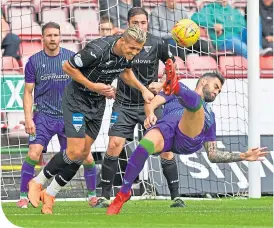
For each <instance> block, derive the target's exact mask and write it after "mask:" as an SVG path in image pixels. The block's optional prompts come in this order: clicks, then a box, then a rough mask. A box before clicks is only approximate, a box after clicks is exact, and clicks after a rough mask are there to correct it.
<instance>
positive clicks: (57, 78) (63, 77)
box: [41, 73, 69, 81]
mask: <svg viewBox="0 0 274 228" xmlns="http://www.w3.org/2000/svg"><path fill="white" fill-rule="evenodd" d="M68 79H69V76H68V75H67V74H56V73H51V74H45V75H42V76H41V80H42V81H44V80H53V81H65V80H68Z"/></svg>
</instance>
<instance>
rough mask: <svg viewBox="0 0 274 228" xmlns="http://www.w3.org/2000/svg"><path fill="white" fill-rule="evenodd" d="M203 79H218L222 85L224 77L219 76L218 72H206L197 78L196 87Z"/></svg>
mask: <svg viewBox="0 0 274 228" xmlns="http://www.w3.org/2000/svg"><path fill="white" fill-rule="evenodd" d="M203 78H218V79H219V81H220V82H221V84H222V85H223V84H224V83H225V78H224V76H223V75H221V74H220V73H219V72H217V71H213V72H207V73H205V74H203V75H202V76H201V77H200V78H199V80H198V82H197V84H196V87H197V86H198V85H199V83H200V81H201V80H202V79H203Z"/></svg>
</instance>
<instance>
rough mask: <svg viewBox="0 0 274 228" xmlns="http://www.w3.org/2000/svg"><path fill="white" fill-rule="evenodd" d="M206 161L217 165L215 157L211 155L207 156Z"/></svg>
mask: <svg viewBox="0 0 274 228" xmlns="http://www.w3.org/2000/svg"><path fill="white" fill-rule="evenodd" d="M208 160H209V161H210V162H211V163H218V162H217V159H216V156H215V155H213V154H210V155H208Z"/></svg>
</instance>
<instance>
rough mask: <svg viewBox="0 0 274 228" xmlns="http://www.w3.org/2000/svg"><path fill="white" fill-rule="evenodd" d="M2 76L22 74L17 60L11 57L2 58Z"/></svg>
mask: <svg viewBox="0 0 274 228" xmlns="http://www.w3.org/2000/svg"><path fill="white" fill-rule="evenodd" d="M1 71H2V74H22V69H20V67H19V63H18V62H17V60H16V59H15V58H13V57H10V56H3V57H2V69H1Z"/></svg>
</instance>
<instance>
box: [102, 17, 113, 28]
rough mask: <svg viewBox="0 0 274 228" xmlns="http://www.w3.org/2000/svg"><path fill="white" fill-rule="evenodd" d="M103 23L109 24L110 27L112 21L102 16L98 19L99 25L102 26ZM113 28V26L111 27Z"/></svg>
mask: <svg viewBox="0 0 274 228" xmlns="http://www.w3.org/2000/svg"><path fill="white" fill-rule="evenodd" d="M104 23H111V24H112V25H113V20H112V19H111V18H110V17H108V16H106V15H105V16H102V17H101V18H100V23H99V25H100V24H104ZM113 26H114V25H113Z"/></svg>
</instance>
